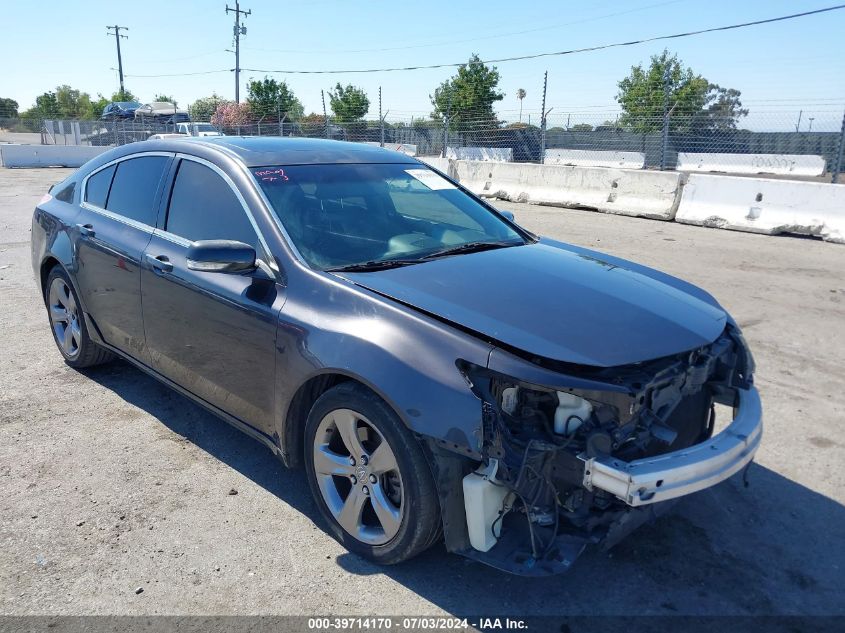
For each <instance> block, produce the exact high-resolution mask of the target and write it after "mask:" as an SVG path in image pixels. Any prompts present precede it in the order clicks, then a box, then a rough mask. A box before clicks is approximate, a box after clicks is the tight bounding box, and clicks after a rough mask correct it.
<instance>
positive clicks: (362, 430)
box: [314, 409, 402, 545]
mask: <svg viewBox="0 0 845 633" xmlns="http://www.w3.org/2000/svg"><path fill="white" fill-rule="evenodd" d="M314 471H315V473H316V476H317V482H318V485H319V486H320V493H321V494H322V496H323V501H324V502H325V504H326V506H327V507H328V509H329V511H330V512H331V513H332V516H333V517H334V518H335V520H336V521H337V522H338V523H339V524H340V527H342V528H343V529H344V530H346V531H347V532H348V533H349V534H350V535H351V536H353V537H355V538H356V539H358V540H359V541H361V542H363V543H369V544H370V545H383V544H384V543H387V542H388V541H389V540H390V539H392V538H393V537H394V536H396V533H397V532H398V531H399V526H400V525H401V523H402V477H401V475H400V474H399V465H398V464H397V463H396V456H395V455H394V454H393V451H392V450H391V449H390V445H389V444H388V443H387V442H386V441H385V439H384V437H383V436H382V434H381V433H379V432H378V429H376V428H375V427H374V426H373V425H372V423H371V422H370V421H369V420H368V419H367V418H366V417H365V416H363V415H361V414H359V413H356V412H355V411H352V410H350V409H336V410H334V411H331V412H330V413H329V414H327V415H326V416H325V417H324V418H323V419H322V420H321V421H320V426H319V427H318V428H317V435H316V437H315V441H314Z"/></svg>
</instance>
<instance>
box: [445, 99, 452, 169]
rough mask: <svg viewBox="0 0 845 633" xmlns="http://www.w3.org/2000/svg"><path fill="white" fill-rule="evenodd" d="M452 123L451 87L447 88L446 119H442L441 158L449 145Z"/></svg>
mask: <svg viewBox="0 0 845 633" xmlns="http://www.w3.org/2000/svg"><path fill="white" fill-rule="evenodd" d="M451 121H452V87H451V86H450V87H449V105H447V106H446V118H444V119H443V158H446V149H447V145H449V123H451Z"/></svg>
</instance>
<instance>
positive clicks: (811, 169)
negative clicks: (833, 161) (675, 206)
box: [677, 152, 825, 176]
mask: <svg viewBox="0 0 845 633" xmlns="http://www.w3.org/2000/svg"><path fill="white" fill-rule="evenodd" d="M824 167H825V161H824V158H822V157H821V156H812V155H808V154H707V153H690V152H679V153H678V165H677V169H678V171H699V172H707V171H712V172H721V173H725V174H782V175H787V176H789V175H792V176H821V175H822V174H823V173H824Z"/></svg>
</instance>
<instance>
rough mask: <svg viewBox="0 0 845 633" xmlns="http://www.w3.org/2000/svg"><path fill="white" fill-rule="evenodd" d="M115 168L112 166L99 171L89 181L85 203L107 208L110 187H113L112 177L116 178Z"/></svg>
mask: <svg viewBox="0 0 845 633" xmlns="http://www.w3.org/2000/svg"><path fill="white" fill-rule="evenodd" d="M114 167H115V166H114V165H112V166H111V167H107V168H106V169H104V170H102V171H98V172H97V173H96V174H94V175H93V176H91V177H90V178H89V179H88V185H87V186H86V187H85V202H87V203H88V204H93V205H94V206H95V207H100V208H101V209H105V208H106V198H108V197H109V187H111V180H112V176H114Z"/></svg>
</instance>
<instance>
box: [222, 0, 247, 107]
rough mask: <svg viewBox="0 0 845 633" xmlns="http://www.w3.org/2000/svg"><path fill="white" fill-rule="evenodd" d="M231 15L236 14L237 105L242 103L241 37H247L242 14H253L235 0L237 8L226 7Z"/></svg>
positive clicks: (235, 69) (227, 12)
mask: <svg viewBox="0 0 845 633" xmlns="http://www.w3.org/2000/svg"><path fill="white" fill-rule="evenodd" d="M229 13H234V14H235V28H234V33H235V68H234V71H235V103H240V102H241V35H246V27H245V26H241V14H243V16H244V17H246V16H248V15H250V14H252V10H251V9H250V10H247V11H243V10H241V4H240V2H239V1H238V0H235V8H234V9H231V8H229V5H228V4H227V5H226V15H228V14H229Z"/></svg>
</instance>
